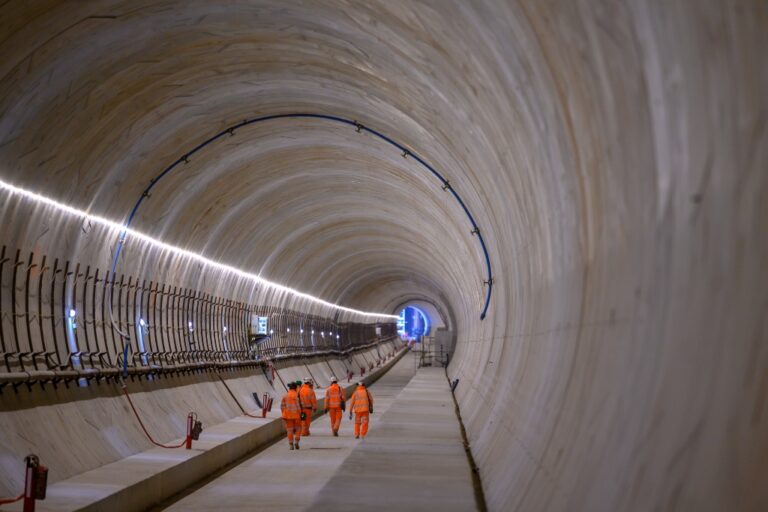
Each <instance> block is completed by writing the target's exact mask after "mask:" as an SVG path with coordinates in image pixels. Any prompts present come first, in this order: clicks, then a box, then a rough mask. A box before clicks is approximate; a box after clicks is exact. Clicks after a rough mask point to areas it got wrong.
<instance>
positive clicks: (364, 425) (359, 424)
mask: <svg viewBox="0 0 768 512" xmlns="http://www.w3.org/2000/svg"><path fill="white" fill-rule="evenodd" d="M368 417H369V413H368V411H365V412H356V413H355V437H357V436H363V437H365V434H367V433H368Z"/></svg>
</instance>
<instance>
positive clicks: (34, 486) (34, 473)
mask: <svg viewBox="0 0 768 512" xmlns="http://www.w3.org/2000/svg"><path fill="white" fill-rule="evenodd" d="M24 461H25V462H26V464H27V474H26V478H25V479H24V512H35V500H44V499H45V490H46V488H47V487H48V468H47V467H45V466H43V465H42V464H40V459H39V458H38V457H37V455H27V457H26V458H25V459H24Z"/></svg>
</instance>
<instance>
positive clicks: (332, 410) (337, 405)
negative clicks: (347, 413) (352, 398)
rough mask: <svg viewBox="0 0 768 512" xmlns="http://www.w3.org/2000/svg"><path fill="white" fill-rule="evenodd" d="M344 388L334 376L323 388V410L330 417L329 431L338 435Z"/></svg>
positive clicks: (342, 409)
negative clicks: (326, 386)
mask: <svg viewBox="0 0 768 512" xmlns="http://www.w3.org/2000/svg"><path fill="white" fill-rule="evenodd" d="M345 399H346V398H345V396H344V390H343V389H341V386H339V382H338V380H337V379H336V377H331V385H330V386H328V389H327V390H325V412H327V413H328V416H329V417H330V418H331V432H333V435H334V436H336V437H338V436H339V427H340V426H341V415H342V411H344V406H345V404H344V400H345Z"/></svg>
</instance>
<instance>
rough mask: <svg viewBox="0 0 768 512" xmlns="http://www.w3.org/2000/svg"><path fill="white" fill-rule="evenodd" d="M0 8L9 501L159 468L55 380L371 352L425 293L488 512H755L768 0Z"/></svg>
mask: <svg viewBox="0 0 768 512" xmlns="http://www.w3.org/2000/svg"><path fill="white" fill-rule="evenodd" d="M0 13H2V16H1V17H0V19H1V20H2V21H0V34H2V37H1V38H0V54H2V55H3V56H4V57H3V59H1V60H0V77H2V78H0V182H1V183H0V200H1V203H0V205H1V206H0V213H1V214H2V218H3V223H2V225H0V238H1V240H2V246H3V249H2V250H3V253H2V257H0V260H2V267H0V278H1V282H0V285H1V288H0V310H1V311H2V325H1V326H0V333H2V335H3V336H2V343H3V347H2V348H3V357H4V361H3V366H2V367H1V368H0V378H4V379H5V380H3V384H2V388H0V403H1V404H2V411H1V412H0V427H1V428H2V430H3V431H4V432H6V433H8V435H4V436H3V438H2V439H0V475H2V478H1V479H0V496H2V495H11V494H13V493H14V492H15V489H16V488H18V487H19V486H20V485H21V484H22V482H23V480H20V479H21V478H22V476H20V475H19V469H18V465H19V461H20V460H22V459H23V457H24V456H25V455H26V454H27V453H29V452H31V451H33V450H34V451H36V452H40V454H41V456H44V457H46V458H47V459H48V460H50V461H52V462H53V463H55V464H52V466H51V475H50V478H51V481H52V482H55V481H57V480H61V479H65V478H68V477H71V476H73V475H76V474H78V473H80V472H83V471H86V470H91V469H94V468H98V467H99V466H101V465H104V464H107V463H109V462H112V461H115V460H118V459H120V458H123V457H127V456H129V455H132V454H135V453H138V452H140V451H141V450H143V449H146V446H147V444H146V441H145V440H144V439H143V438H142V437H141V435H140V433H137V432H134V431H132V430H131V429H128V428H127V427H126V428H123V427H121V426H116V425H115V424H114V421H113V420H112V419H110V416H109V414H106V415H104V414H99V413H98V412H97V408H98V407H103V408H104V410H107V411H117V410H118V409H116V407H117V405H115V404H116V403H117V401H118V400H120V398H121V397H120V395H119V392H116V391H115V390H114V389H112V388H110V387H109V385H107V384H104V385H99V384H98V378H95V377H94V378H93V379H92V378H91V375H86V377H87V378H86V377H83V376H82V375H81V374H76V375H75V377H73V378H72V383H73V384H72V385H64V384H63V382H64V381H65V380H66V379H64V378H63V377H62V384H59V385H54V384H52V382H55V381H56V380H57V378H54V377H51V376H50V375H47V374H46V375H47V376H43V374H44V373H45V372H53V371H55V372H66V371H75V373H76V370H79V371H80V372H83V371H86V370H93V375H96V374H97V373H98V372H102V371H103V374H104V375H111V376H113V377H114V376H116V375H118V374H119V373H120V372H121V371H123V370H125V371H128V369H129V367H130V368H137V369H138V368H141V367H149V366H151V365H152V364H155V365H158V366H163V365H171V366H172V365H178V364H182V363H183V364H189V363H190V362H191V361H193V360H194V361H195V362H200V361H204V362H210V361H217V362H224V361H226V362H233V361H234V362H237V361H240V362H244V361H246V360H249V358H253V357H257V356H260V355H264V354H267V355H269V356H270V357H271V356H278V355H284V354H288V353H291V351H298V350H307V348H308V347H311V348H313V349H318V348H323V349H327V350H342V349H354V348H355V347H362V346H363V345H365V344H366V343H368V342H370V341H371V340H379V341H382V340H394V339H395V337H396V331H397V326H396V317H397V315H398V314H399V313H400V310H401V309H402V308H403V307H404V305H407V304H416V305H418V304H422V303H423V304H428V305H429V307H431V308H433V310H434V312H437V313H438V314H439V318H440V322H441V323H442V324H443V325H444V326H445V327H447V328H448V330H450V332H451V336H452V337H453V338H452V339H453V340H454V341H452V342H451V346H452V347H453V348H452V349H451V353H452V356H451V358H450V364H449V365H448V367H447V370H446V372H447V377H448V378H449V379H450V380H451V381H453V380H454V379H459V381H460V383H459V384H458V386H457V387H456V389H455V396H456V401H457V404H458V408H459V409H460V412H461V418H462V420H463V425H464V428H465V429H466V436H467V442H468V445H469V447H470V448H471V453H472V456H473V457H474V461H475V462H476V464H477V468H478V474H479V478H480V481H481V482H482V490H483V493H484V499H485V502H486V503H487V507H488V509H489V510H499V511H501V510H504V511H506V510H519V511H523V510H552V511H557V510H755V511H757V510H765V508H766V507H768V485H765V482H766V479H767V478H768V435H767V434H766V432H768V314H766V312H767V311H768V275H767V274H766V270H765V263H766V261H768V237H766V226H768V201H766V198H767V196H768V194H767V193H768V172H766V169H768V149H767V148H768V131H767V130H766V126H767V124H766V119H768V94H766V91H768V66H766V64H765V60H764V50H765V48H768V29H767V28H768V8H766V5H765V3H764V2H760V1H749V0H745V1H740V2H720V1H717V0H702V1H699V2H683V1H647V2H603V1H597V0H596V1H583V2H568V1H552V2H537V1H529V0H519V1H510V2H507V1H493V0H477V1H472V2H461V1H456V2H454V1H446V2H404V1H400V0H395V1H391V0H389V1H371V2H346V1H342V0H319V1H315V2H298V1H296V2H295V1H285V0H280V1H277V0H274V1H273V0H259V1H251V0H233V1H230V2H226V3H224V2H209V1H203V0H192V1H188V2H175V1H165V0H153V1H148V0H147V1H145V0H141V1H135V0H132V1H130V2H129V1H119V0H110V1H106V0H105V1H101V0H100V1H95V2H77V3H71V2H56V1H45V2H6V3H4V4H3V5H2V6H0ZM127 226H129V228H130V230H129V231H126V227H127ZM263 318H266V319H268V320H267V321H266V324H265V325H266V327H264V326H262V324H260V323H259V322H260V321H259V319H263ZM433 320H434V319H433ZM261 329H263V330H261ZM318 334H320V336H318ZM254 335H264V336H266V335H268V337H264V338H259V340H260V341H261V342H262V343H257V344H254V345H253V347H252V346H251V345H249V340H251V339H253V336H254ZM148 346H149V347H150V348H149V349H148V348H147V347H148ZM126 347H127V348H126ZM262 349H263V350H265V351H267V352H264V353H263V354H262V353H259V352H258V351H259V350H262ZM181 353H184V354H186V355H185V356H184V357H187V358H191V359H189V360H186V359H185V360H184V361H182V360H181V359H179V357H180V356H178V354H181ZM249 368H250V367H247V366H244V370H242V371H244V372H247V371H256V370H255V369H249ZM258 371H259V372H261V370H258ZM35 372H42V373H35ZM110 372H111V373H110ZM3 375H5V377H3ZM33 375H38V377H37V380H35V379H34V378H33ZM67 378H69V377H67ZM110 378H111V377H110ZM14 379H16V380H14ZM24 379H26V380H24ZM30 379H31V382H32V383H31V384H30V383H29V382H30ZM46 379H47V380H46ZM38 381H39V382H38ZM46 382H48V384H46ZM136 382H137V384H136V385H137V386H140V387H141V390H142V392H143V393H146V395H147V396H151V397H153V398H152V400H154V402H153V403H154V404H155V405H156V406H157V407H161V408H166V409H167V414H165V415H162V416H158V417H157V418H156V419H155V420H152V421H153V424H152V425H151V426H152V427H153V428H154V429H155V430H156V431H159V432H163V433H164V435H166V436H170V437H169V438H171V437H172V436H171V432H172V430H173V429H172V428H171V425H175V426H178V425H180V424H183V422H184V421H185V418H186V410H185V409H184V408H183V407H176V406H175V405H172V404H175V403H176V402H177V401H178V400H181V399H185V400H186V399H187V398H188V397H190V396H204V397H206V398H207V399H209V400H210V404H211V405H207V406H205V407H204V408H203V409H201V410H200V411H199V413H200V414H201V415H205V416H206V417H207V418H208V421H209V422H223V421H226V420H228V419H230V418H232V417H234V416H236V415H238V414H240V412H239V410H238V409H237V408H236V407H235V406H234V405H232V404H229V405H222V404H223V401H222V400H220V398H219V397H218V395H217V393H218V391H214V389H213V384H212V383H211V381H210V380H209V378H208V377H205V376H204V375H202V374H184V375H179V376H171V377H168V378H159V379H154V380H152V379H145V378H141V377H139V378H138V380H137V381H136ZM115 389H117V388H115ZM113 402H114V403H113ZM98 404H101V405H98ZM113 408H114V409H113ZM115 414H117V412H115ZM51 418H55V419H56V422H57V423H58V424H60V425H63V426H61V427H59V428H54V426H53V425H52V424H51V421H50V419H51ZM89 422H90V423H91V424H90V426H89ZM84 431H85V432H88V434H89V435H88V436H83V435H82V433H83V432H84ZM83 437H87V438H88V439H83ZM53 439H55V440H56V442H52V440H53ZM62 446H64V447H66V446H70V448H69V449H66V448H62Z"/></svg>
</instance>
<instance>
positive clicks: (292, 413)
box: [280, 377, 373, 450]
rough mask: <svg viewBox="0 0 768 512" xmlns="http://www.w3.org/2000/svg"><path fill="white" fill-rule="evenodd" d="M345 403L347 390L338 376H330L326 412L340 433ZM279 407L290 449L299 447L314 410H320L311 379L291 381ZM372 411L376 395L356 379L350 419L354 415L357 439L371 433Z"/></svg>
mask: <svg viewBox="0 0 768 512" xmlns="http://www.w3.org/2000/svg"><path fill="white" fill-rule="evenodd" d="M345 406H346V396H345V393H344V390H343V389H342V387H341V386H339V383H338V380H337V379H336V377H333V378H331V385H330V386H328V389H327V390H326V391H325V412H327V413H329V414H328V416H329V417H330V420H331V432H333V435H334V436H338V435H339V427H340V426H341V417H342V412H343V411H344V409H345ZM280 410H281V412H282V416H283V422H284V424H285V430H286V431H287V433H288V445H289V446H290V448H291V450H293V449H296V450H298V449H299V440H300V439H301V438H302V436H309V435H311V434H310V432H309V425H310V423H311V421H312V414H313V413H314V412H315V411H317V396H316V395H315V390H314V386H313V382H312V379H304V383H303V385H302V383H301V381H297V382H291V383H289V384H288V392H287V393H286V394H285V396H283V400H282V401H281V402H280ZM372 412H373V397H372V396H371V394H370V393H369V392H368V389H366V387H365V384H364V383H363V382H358V383H357V389H355V390H354V391H353V392H352V396H351V397H350V401H349V419H352V414H354V415H355V439H359V438H360V437H363V438H365V435H366V434H367V433H368V419H369V414H370V413H372Z"/></svg>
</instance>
